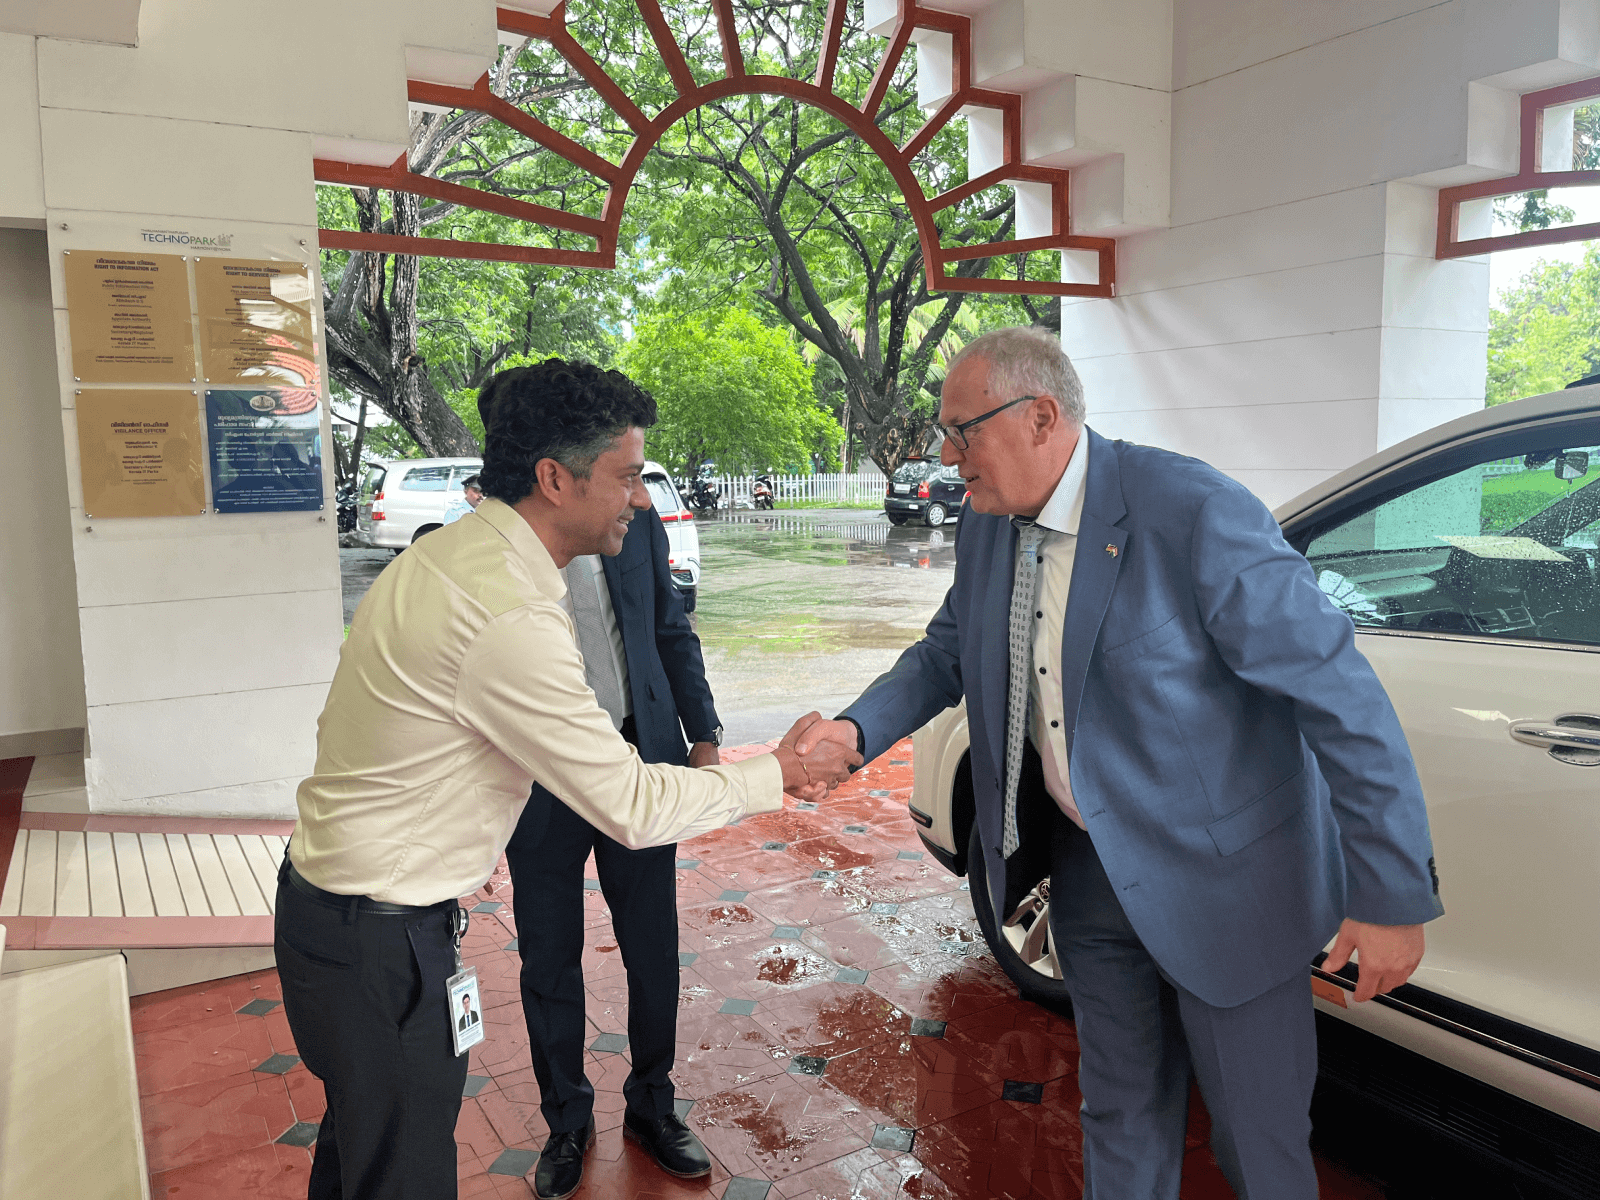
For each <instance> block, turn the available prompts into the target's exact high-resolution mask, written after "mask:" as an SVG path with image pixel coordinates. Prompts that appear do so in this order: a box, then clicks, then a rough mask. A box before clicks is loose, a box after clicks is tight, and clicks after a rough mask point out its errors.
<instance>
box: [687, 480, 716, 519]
mask: <svg viewBox="0 0 1600 1200" xmlns="http://www.w3.org/2000/svg"><path fill="white" fill-rule="evenodd" d="M684 500H685V502H686V503H687V504H688V505H689V507H690V508H692V509H694V510H696V511H697V512H709V511H714V510H715V509H716V507H717V485H716V484H714V483H712V482H711V480H709V479H707V478H706V477H705V476H704V475H702V476H700V477H699V478H697V479H692V480H690V481H689V490H688V492H687V493H686V494H685V495H684Z"/></svg>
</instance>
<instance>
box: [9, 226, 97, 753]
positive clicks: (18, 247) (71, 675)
mask: <svg viewBox="0 0 1600 1200" xmlns="http://www.w3.org/2000/svg"><path fill="white" fill-rule="evenodd" d="M0 348H3V350H4V358H3V362H4V366H3V368H0V514H4V515H3V517H0V758H3V757H6V756H7V755H8V754H22V753H29V752H31V751H33V750H35V749H40V750H45V751H50V750H53V749H54V747H53V746H50V747H46V746H37V747H36V746H33V745H30V744H29V743H30V740H31V739H28V738H26V737H19V736H17V735H24V734H31V733H37V732H40V731H46V730H58V729H82V728H83V723H84V707H83V654H82V652H81V651H80V649H79V644H78V585H77V577H76V575H75V573H74V571H73V567H72V531H71V526H70V523H69V521H68V517H67V469H66V458H65V455H64V453H63V448H62V444H61V405H60V400H59V395H58V391H57V386H58V385H57V383H56V353H55V335H54V333H53V331H52V329H51V324H50V259H49V254H48V251H47V249H46V247H45V236H44V234H43V233H36V232H33V231H30V230H22V229H0Z"/></svg>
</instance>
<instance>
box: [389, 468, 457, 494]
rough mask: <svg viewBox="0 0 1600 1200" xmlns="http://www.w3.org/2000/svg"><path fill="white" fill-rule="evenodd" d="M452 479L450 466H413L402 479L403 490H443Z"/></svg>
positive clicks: (401, 487) (401, 486) (401, 488)
mask: <svg viewBox="0 0 1600 1200" xmlns="http://www.w3.org/2000/svg"><path fill="white" fill-rule="evenodd" d="M449 480H450V468H449V467H413V468H412V469H411V470H409V471H407V472H406V477H405V478H404V479H402V480H401V481H400V490H401V491H402V492H442V491H444V489H445V485H446V484H447V483H448V482H449Z"/></svg>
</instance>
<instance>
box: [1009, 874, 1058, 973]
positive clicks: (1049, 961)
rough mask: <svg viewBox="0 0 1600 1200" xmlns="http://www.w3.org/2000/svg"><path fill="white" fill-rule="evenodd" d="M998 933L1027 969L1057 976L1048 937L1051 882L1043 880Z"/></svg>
mask: <svg viewBox="0 0 1600 1200" xmlns="http://www.w3.org/2000/svg"><path fill="white" fill-rule="evenodd" d="M1000 934H1001V936H1002V937H1004V938H1005V939H1006V942H1007V944H1008V945H1010V947H1011V949H1012V952H1013V953H1015V954H1016V956H1017V957H1018V958H1020V959H1021V960H1022V962H1023V964H1024V965H1025V966H1026V967H1028V969H1029V970H1032V971H1037V972H1038V973H1039V974H1040V975H1042V976H1044V977H1045V978H1046V979H1060V978H1061V968H1060V967H1059V966H1057V965H1056V955H1055V946H1054V945H1053V943H1052V942H1051V940H1050V881H1049V880H1048V879H1042V880H1040V881H1039V886H1038V887H1036V888H1034V889H1033V891H1031V892H1029V893H1028V894H1027V896H1025V897H1024V898H1023V901H1022V903H1021V904H1019V905H1017V907H1016V909H1015V910H1014V911H1013V912H1012V914H1011V916H1010V917H1008V918H1007V919H1006V923H1005V924H1004V925H1003V926H1001V928H1000Z"/></svg>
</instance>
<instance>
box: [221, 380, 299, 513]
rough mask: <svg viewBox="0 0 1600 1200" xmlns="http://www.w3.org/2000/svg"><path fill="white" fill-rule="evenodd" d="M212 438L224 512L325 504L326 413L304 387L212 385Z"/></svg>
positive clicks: (287, 509) (296, 508)
mask: <svg viewBox="0 0 1600 1200" xmlns="http://www.w3.org/2000/svg"><path fill="white" fill-rule="evenodd" d="M206 439H207V442H208V443H209V445H210V450H211V503H212V506H213V507H214V508H215V509H216V510H217V511H218V512H220V513H246V512H310V511H315V510H317V509H320V508H321V507H322V504H323V500H322V415H321V411H320V406H319V405H318V404H317V403H316V401H315V400H314V399H310V400H308V396H307V393H306V392H305V390H304V389H281V390H280V389H256V390H250V391H243V390H241V391H209V390H208V391H207V392H206Z"/></svg>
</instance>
